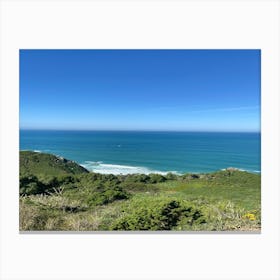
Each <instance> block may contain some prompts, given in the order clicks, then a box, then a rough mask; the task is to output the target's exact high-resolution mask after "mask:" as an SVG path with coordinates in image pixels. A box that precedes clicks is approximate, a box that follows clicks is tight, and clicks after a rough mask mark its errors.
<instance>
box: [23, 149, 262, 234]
mask: <svg viewBox="0 0 280 280" xmlns="http://www.w3.org/2000/svg"><path fill="white" fill-rule="evenodd" d="M34 154H35V153H32V152H24V153H23V152H21V155H20V156H21V166H20V168H21V169H20V191H19V192H20V209H19V211H20V212H19V213H20V230H49V231H52V230H67V231H71V230H72V231H98V230H106V231H107V230H121V231H123V230H125V231H127V230H129V231H131V230H144V231H147V230H153V231H158V230H160V231H165V230H167V231H170V230H175V231H182V230H187V231H198V230H203V231H217V230H218V231H224V230H231V231H232V230H246V231H252V230H260V227H261V211H260V190H261V189H260V182H261V181H260V179H261V176H260V175H257V174H251V173H247V172H242V171H238V170H233V169H229V170H224V171H219V172H215V173H210V174H184V175H182V176H178V175H175V174H167V175H165V176H163V175H160V174H150V175H144V174H134V175H118V176H115V175H104V174H97V173H89V172H87V171H85V170H84V169H83V168H82V167H81V168H79V165H77V164H76V163H73V162H70V161H67V160H64V159H61V158H58V160H57V158H56V157H55V156H52V155H47V156H46V155H45V154H39V153H36V155H34ZM26 158H28V160H26ZM23 162H24V164H23ZM63 162H64V163H66V167H65V166H64V165H63ZM36 163H37V165H38V166H37V165H36ZM69 163H71V165H70V169H69ZM36 166H37V167H36ZM73 166H75V167H73ZM77 166H78V167H77ZM72 167H73V168H74V169H72ZM33 168H34V172H33ZM73 170H74V172H73Z"/></svg>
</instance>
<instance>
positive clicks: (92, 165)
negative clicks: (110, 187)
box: [81, 161, 179, 175]
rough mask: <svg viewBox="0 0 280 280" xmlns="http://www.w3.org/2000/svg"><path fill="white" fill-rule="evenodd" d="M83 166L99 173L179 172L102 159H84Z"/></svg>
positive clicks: (163, 173) (164, 173)
mask: <svg viewBox="0 0 280 280" xmlns="http://www.w3.org/2000/svg"><path fill="white" fill-rule="evenodd" d="M81 165H82V166H83V167H85V168H86V169H88V170H89V171H92V172H96V173H101V174H114V175H118V174H122V175H127V174H137V173H138V174H151V173H157V174H161V175H166V174H167V173H169V172H171V173H174V174H178V175H179V173H178V172H177V171H159V170H152V169H149V168H147V167H141V166H129V165H118V164H106V163H103V162H102V161H85V162H84V163H82V164H81Z"/></svg>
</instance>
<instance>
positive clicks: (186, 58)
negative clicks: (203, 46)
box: [20, 50, 261, 132]
mask: <svg viewBox="0 0 280 280" xmlns="http://www.w3.org/2000/svg"><path fill="white" fill-rule="evenodd" d="M260 55H261V54H260V51H259V50H21V51H20V127H21V128H28V129H92V130H94V129H96V130H175V131H180V130H183V131H250V132H251V131H260Z"/></svg>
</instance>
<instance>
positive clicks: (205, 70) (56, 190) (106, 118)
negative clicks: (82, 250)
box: [19, 49, 261, 232]
mask: <svg viewBox="0 0 280 280" xmlns="http://www.w3.org/2000/svg"><path fill="white" fill-rule="evenodd" d="M19 55H20V128H19V129H20V151H19V152H20V174H19V217H20V221H19V230H20V231H48V232H52V231H73V232H80V231H93V232H95V231H112V232H115V231H141V232H142V231H143V232H144V231H157V232H178V231H179V232H181V231H184V232H188V231H191V232H199V231H222V232H224V231H231V232H239V231H242V232H244V231H246V232H247V231H249V232H258V231H260V229H261V131H260V109H261V107H260V106H261V104H260V95H261V93H260V77H261V68H260V59H261V52H260V50H187V49H184V50H171V49H170V50H144V49H143V50H20V53H19Z"/></svg>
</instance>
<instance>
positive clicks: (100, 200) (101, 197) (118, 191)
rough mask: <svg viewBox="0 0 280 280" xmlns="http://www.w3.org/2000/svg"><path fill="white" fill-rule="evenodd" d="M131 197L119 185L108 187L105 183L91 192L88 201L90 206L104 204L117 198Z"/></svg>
mask: <svg viewBox="0 0 280 280" xmlns="http://www.w3.org/2000/svg"><path fill="white" fill-rule="evenodd" d="M127 198H129V195H128V193H127V192H126V191H124V190H123V189H122V188H120V187H119V186H114V187H111V188H109V187H106V186H104V185H100V186H98V187H97V188H96V189H95V190H94V191H93V192H92V193H91V194H89V196H88V198H87V199H86V202H87V203H88V205H90V206H95V205H104V204H108V203H111V202H113V201H115V200H122V199H127Z"/></svg>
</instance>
